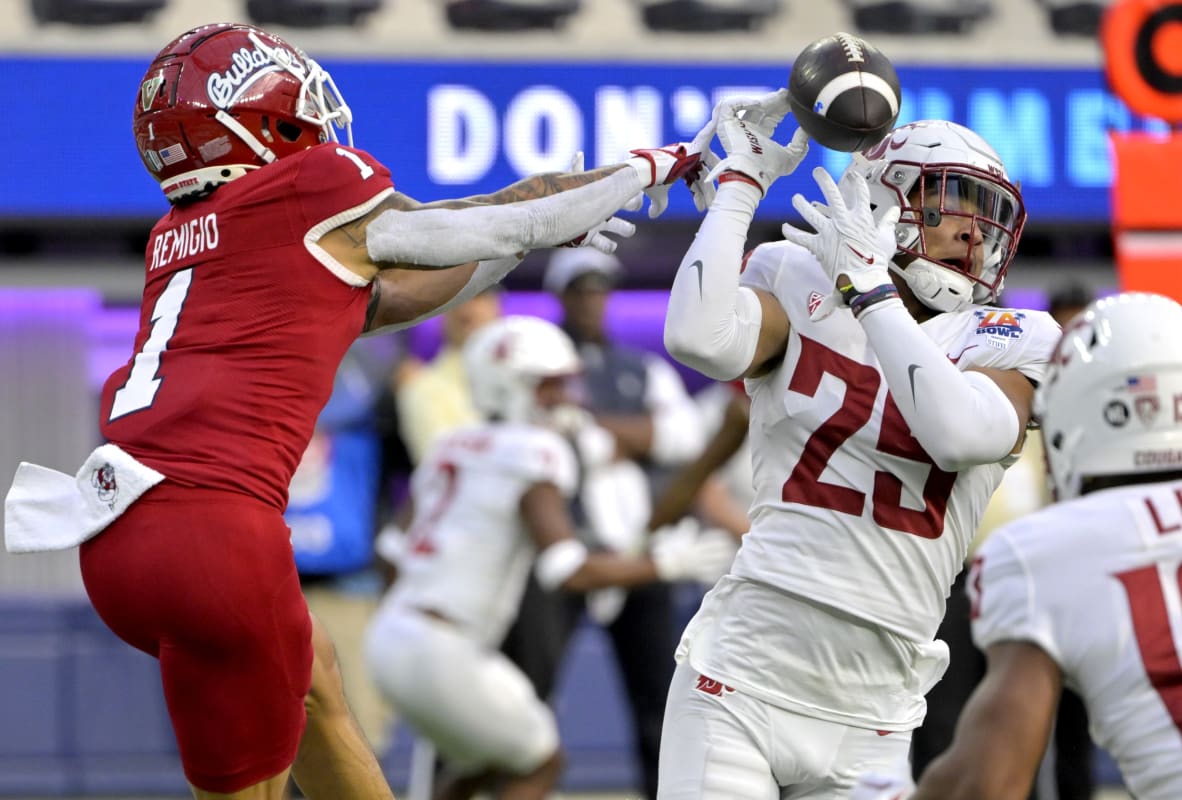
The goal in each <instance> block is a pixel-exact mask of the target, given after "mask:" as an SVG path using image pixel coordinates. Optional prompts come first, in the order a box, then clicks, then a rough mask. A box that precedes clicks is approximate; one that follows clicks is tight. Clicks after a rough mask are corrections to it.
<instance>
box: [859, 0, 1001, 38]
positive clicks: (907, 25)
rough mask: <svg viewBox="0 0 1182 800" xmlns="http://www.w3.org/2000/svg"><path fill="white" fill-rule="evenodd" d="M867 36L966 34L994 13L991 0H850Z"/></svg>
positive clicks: (861, 28) (860, 28)
mask: <svg viewBox="0 0 1182 800" xmlns="http://www.w3.org/2000/svg"><path fill="white" fill-rule="evenodd" d="M848 4H849V6H850V12H851V15H852V17H853V23H854V27H855V28H857V29H858V30H859V31H861V32H863V33H893V34H911V35H916V34H964V33H968V32H969V31H971V30H972V28H973V26H974V25H976V24H977V23H978V22H980V21H981V20H983V19H985V18H986V17H988V16H989V15H990V13H991V12H992V6H991V2H990V0H848Z"/></svg>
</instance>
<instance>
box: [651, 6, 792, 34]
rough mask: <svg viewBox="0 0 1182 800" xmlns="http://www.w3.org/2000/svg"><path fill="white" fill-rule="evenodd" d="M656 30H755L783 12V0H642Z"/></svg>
mask: <svg viewBox="0 0 1182 800" xmlns="http://www.w3.org/2000/svg"><path fill="white" fill-rule="evenodd" d="M638 2H639V3H640V6H641V10H642V15H643V18H644V24H645V25H646V26H648V28H649V29H650V30H654V31H682V32H694V33H714V32H717V31H731V30H755V29H757V28H758V27H759V26H760V25H762V24H763V22H764V21H765V20H766V19H767V18H768V17H770V16H772V15H774V14H776V13H777V12H779V11H780V7H781V3H780V0H737V2H736V0H729V1H728V0H638Z"/></svg>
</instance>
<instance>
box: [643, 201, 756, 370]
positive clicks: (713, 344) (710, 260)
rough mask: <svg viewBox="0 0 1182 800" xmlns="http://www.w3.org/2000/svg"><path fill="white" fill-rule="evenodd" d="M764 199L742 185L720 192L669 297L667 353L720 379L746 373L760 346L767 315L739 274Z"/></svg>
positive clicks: (690, 248) (666, 331)
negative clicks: (761, 329)
mask: <svg viewBox="0 0 1182 800" xmlns="http://www.w3.org/2000/svg"><path fill="white" fill-rule="evenodd" d="M760 197H761V195H760V190H759V188H758V187H755V186H750V185H748V184H746V183H740V182H738V181H728V182H726V183H723V184H721V185H720V186H719V187H718V194H717V195H716V196H715V198H714V202H713V203H711V205H710V210H709V211H707V212H706V218H705V219H704V220H702V225H701V227H700V228H698V233H697V235H696V236H695V237H694V241H693V243H692V244H691V245H690V247H689V250H687V251H686V254H685V258H683V259H682V261H681V266H679V267H678V268H677V276H676V277H675V278H674V279H673V288H672V289H671V290H670V293H669V308H668V310H667V312H666V314H665V349H666V350H668V351H669V354H670V355H671V356H673V357H674V358H676V359H677V360H678V361H680V362H681V363H682V364H685V365H686V366H688V367H693V368H694V369H696V370H697V371H698V372H701V373H702V374H703V375H706V376H708V377H710V378H714V379H716V380H721V381H728V380H732V379H734V378H736V377H738V376H739V375H742V374H743V373H744V372H746V371H747V369H748V368H749V367H750V366H751V360H752V359H753V358H754V357H755V347H756V345H757V344H758V342H759V328H760V324H761V323H762V321H763V310H762V308H760V305H759V298H758V297H756V296H755V293H754V292H753V291H752V290H750V289H748V288H746V287H741V286H739V272H740V271H741V268H742V265H743V253H744V251H745V249H746V246H747V230H748V228H749V227H750V226H751V219H752V217H753V216H754V215H755V207H756V206H757V205H758V204H759V200H760Z"/></svg>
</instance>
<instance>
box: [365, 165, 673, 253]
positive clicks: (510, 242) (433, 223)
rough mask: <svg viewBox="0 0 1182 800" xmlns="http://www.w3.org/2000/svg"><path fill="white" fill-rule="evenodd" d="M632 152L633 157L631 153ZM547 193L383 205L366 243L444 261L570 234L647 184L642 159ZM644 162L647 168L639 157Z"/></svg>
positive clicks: (517, 249) (544, 243) (372, 248)
mask: <svg viewBox="0 0 1182 800" xmlns="http://www.w3.org/2000/svg"><path fill="white" fill-rule="evenodd" d="M633 160H636V159H633ZM631 161H632V160H630V161H629V162H626V163H627V164H628V166H630V167H633V168H631V169H620V170H617V171H615V172H613V173H611V174H610V175H608V176H607V177H605V178H602V179H600V180H597V181H595V182H594V183H589V184H587V185H585V186H580V187H578V188H576V189H568V190H567V191H564V192H557V193H555V194H552V195H548V196H546V197H539V198H536V199H533V200H522V201H520V202H516V203H505V204H503V205H487V206H472V207H469V208H424V209H416V210H413V211H393V210H391V211H386V212H384V213H383V214H381V215H380V216H379V217H378V218H377V219H375V220H374V221H373V222H371V223H370V224H369V227H368V228H367V229H366V233H365V243H366V247H367V249H368V250H369V256H370V258H371V259H373V260H374V261H376V262H379V263H381V262H396V263H401V264H416V265H432V266H440V267H442V266H450V265H453V264H465V263H467V262H469V261H481V260H485V259H497V258H504V257H506V256H511V255H513V254H515V253H522V252H526V251H529V250H535V249H537V248H539V247H554V246H556V245H560V244H562V243H564V242H569V241H570V240H571V239H574V238H575V237H577V236H580V235H581V234H584V233H586V232H587V231H589V230H591V228H593V227H595V226H596V225H599V224H601V223H602V222H603V221H604V220H606V219H608V218H610V217H611V216H612V215H613V214H615V213H616V212H617V211H619V210H620V209H621V208H623V206H624V204H625V203H627V202H628V201H629V200H631V199H632V198H633V197H635V196H636V195H637V194H638V193H639V192H641V191H642V190H643V189H644V188H645V186H646V185H647V184H646V182H645V181H644V179H642V178H641V176H640V166H634V165H633V164H632V163H631ZM644 169H645V170H646V174H647V171H648V170H649V169H650V168H649V166H648V164H647V162H645V166H644Z"/></svg>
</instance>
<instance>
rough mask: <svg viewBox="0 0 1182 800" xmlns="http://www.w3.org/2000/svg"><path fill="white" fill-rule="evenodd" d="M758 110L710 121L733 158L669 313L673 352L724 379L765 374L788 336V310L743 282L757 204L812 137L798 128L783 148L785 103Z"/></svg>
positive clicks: (719, 113)
mask: <svg viewBox="0 0 1182 800" xmlns="http://www.w3.org/2000/svg"><path fill="white" fill-rule="evenodd" d="M777 97H778V95H777ZM753 110H756V111H758V106H751V107H747V108H746V109H744V113H745V116H743V117H742V118H740V117H739V116H738V111H739V109H738V108H737V107H734V106H730V107H727V106H725V104H723V105H720V108H719V109H716V110H715V117H716V119H715V120H712V121H711V123H710V125H711V126H714V125H716V127H717V131H718V137H719V139H720V141H721V142H722V146H723V148H724V149H725V150H726V153H727V157H726V158H725V159H723V160H722V161H721V162H719V163H718V164H717V165H716V166H715V167H714V170H713V171H712V172H711V175H710V176H708V177H712V176H714V175H717V176H718V182H719V187H718V192H717V194H716V195H715V197H714V200H713V202H712V203H711V204H710V208H709V210H708V211H707V212H706V218H705V219H704V220H702V225H701V227H700V228H699V229H698V234H697V236H695V237H694V241H693V243H692V244H691V245H690V248H689V250H688V251H686V254H685V258H683V259H682V261H681V265H680V266H679V267H678V269H677V275H676V277H675V278H674V280H673V288H672V290H671V292H670V295H669V308H668V310H667V312H666V315H665V349H667V350H668V351H669V354H670V355H672V356H673V357H674V358H676V359H677V360H678V361H680V362H681V363H683V364H685V365H686V366H689V367H693V368H694V369H696V370H698V371H699V372H701V373H702V374H703V375H707V376H709V377H711V378H715V379H716V380H731V379H733V378H737V377H739V376H741V375H744V376H755V375H758V374H760V373H761V372H762V371H763V370H764V369H765V368H766V365H767V364H768V363H769V362H770V361H771V360H772V359H773V358H774V357H775V356H776V355H777V354H779V353H783V351H784V347H785V346H786V344H787V341H788V330H789V328H788V317H787V314H785V313H784V310H783V307H782V306H781V305H780V304H779V302H778V301H777V300H776V299H775V297H773V296H772V295H770V294H768V293H766V292H761V291H756V290H752V289H749V288H746V287H741V286H739V272H740V271H741V267H742V262H743V253H744V252H745V250H746V246H747V232H748V229H749V228H750V226H751V220H752V218H753V217H754V215H755V208H756V206H758V205H759V201H760V199H761V198H762V197H763V196H764V194H765V193H766V192H767V190H768V188H769V187H770V186H771V184H772V182H773V181H775V180H776V179H777V178H779V177H780V176H782V175H787V174H789V173H791V172H792V171H793V170H794V169H796V166H797V165H798V164H799V163H800V161H801V160H802V159H803V158H804V157H805V155H806V154H807V153H808V137H807V136H806V135H805V134H804V132H803V131H801V130H797V132H796V134H795V135H794V136H793V137H792V141H791V143H790V144H789V145H788V146H786V147H785V146H782V145H780V144H778V143H777V142H775V141H774V140H773V139H772V138H771V135H772V133H773V132H774V130H775V125H776V123H778V122H779V120H780V119H781V118H782V117H783V114H782V113H778V106H777V113H774V114H772V115H770V116H765V115H762V114H760V113H753ZM749 118H750V120H751V121H750V122H749V121H748V119H749ZM756 120H765V122H764V123H763V124H761V123H760V122H757V121H756ZM708 127H710V126H708Z"/></svg>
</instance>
